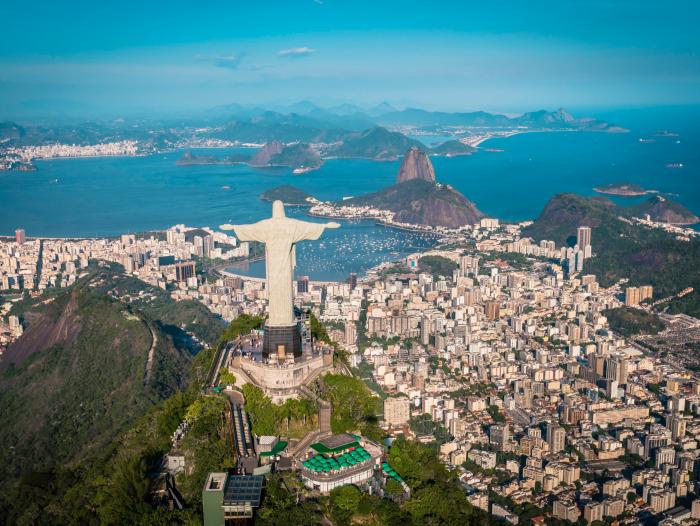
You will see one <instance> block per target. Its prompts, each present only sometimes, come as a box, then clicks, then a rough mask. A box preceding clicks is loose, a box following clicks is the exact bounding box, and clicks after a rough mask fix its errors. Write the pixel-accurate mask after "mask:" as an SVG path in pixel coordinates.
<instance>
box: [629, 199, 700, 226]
mask: <svg viewBox="0 0 700 526" xmlns="http://www.w3.org/2000/svg"><path fill="white" fill-rule="evenodd" d="M628 215H633V216H635V217H641V218H644V216H646V215H648V216H649V219H651V220H652V221H657V222H659V223H668V224H671V225H694V224H695V223H697V222H698V221H700V219H698V217H697V216H696V215H695V214H693V212H691V211H690V210H688V209H687V208H686V207H684V206H683V205H681V204H679V203H676V202H674V201H671V200H669V199H666V198H665V197H662V196H660V195H657V196H654V197H652V198H650V199H648V200H646V201H645V202H643V203H640V204H638V205H635V206H631V207H629V208H628Z"/></svg>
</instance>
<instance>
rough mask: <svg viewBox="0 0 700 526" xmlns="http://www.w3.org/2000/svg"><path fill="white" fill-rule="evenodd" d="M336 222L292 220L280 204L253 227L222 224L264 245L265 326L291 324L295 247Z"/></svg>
mask: <svg viewBox="0 0 700 526" xmlns="http://www.w3.org/2000/svg"><path fill="white" fill-rule="evenodd" d="M339 226H340V225H339V224H338V223H325V224H324V223H311V222H308V221H299V220H298V219H291V218H289V217H287V216H286V215H285V213H284V204H283V203H282V201H275V202H274V203H272V217H271V218H269V219H263V220H262V221H258V222H257V223H253V224H252V225H228V224H227V225H221V228H222V230H233V231H234V232H235V233H236V237H238V239H240V240H241V241H259V242H261V243H265V274H266V277H267V295H268V301H269V307H268V311H269V316H268V320H267V326H268V327H289V326H291V325H294V324H295V323H296V322H295V319H294V291H293V287H292V273H293V267H294V265H295V263H296V262H295V260H294V259H295V250H294V244H295V243H298V242H299V241H304V240H314V239H318V238H319V237H321V234H322V233H323V231H324V230H325V229H326V228H338V227H339Z"/></svg>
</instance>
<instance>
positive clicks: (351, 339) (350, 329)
mask: <svg viewBox="0 0 700 526" xmlns="http://www.w3.org/2000/svg"><path fill="white" fill-rule="evenodd" d="M356 344H357V326H356V325H355V322H354V321H350V320H347V321H346V322H345V345H356Z"/></svg>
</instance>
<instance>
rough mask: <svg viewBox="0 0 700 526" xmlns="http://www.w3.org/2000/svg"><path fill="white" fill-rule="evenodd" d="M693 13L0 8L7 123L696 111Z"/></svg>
mask: <svg viewBox="0 0 700 526" xmlns="http://www.w3.org/2000/svg"><path fill="white" fill-rule="evenodd" d="M699 5H700V4H699V3H698V2H695V1H691V0H678V1H674V0H668V1H666V2H659V1H655V2H650V1H649V2H647V1H644V0H637V1H627V0H621V1H604V0H588V1H566V0H560V1H541V0H528V1H525V0H521V1H507V0H501V1H496V0H492V1H486V2H471V1H467V0H463V1H461V2H451V1H439V0H433V1H430V2H428V1H425V2H410V1H408V0H406V1H403V2H394V1H385V2H383V1H381V0H374V1H371V2H367V1H364V0H355V1H334V0H308V1H307V0H304V1H295V0H287V1H284V2H274V1H273V2H238V1H232V0H229V1H227V2H197V3H195V2H179V1H171V2H167V3H158V2H145V1H142V2H130V1H121V2H109V1H105V2H95V1H92V2H80V1H78V2H54V1H51V2H49V1H46V2H44V1H32V2H28V1H26V0H23V1H21V2H19V1H15V0H5V1H4V2H3V13H2V19H3V22H2V27H3V30H2V31H3V34H2V37H1V38H2V42H3V45H2V46H0V118H3V117H10V116H11V117H15V118H18V117H19V118H21V117H23V116H26V117H27V118H31V117H32V116H36V115H40V114H41V113H42V112H44V113H61V114H65V115H81V116H82V115H99V114H102V115H119V114H122V113H123V114H125V115H127V114H128V115H138V114H139V113H166V114H178V113H186V112H191V111H195V110H200V109H206V108H210V107H212V106H217V105H222V104H228V103H234V102H238V103H242V104H260V105H269V104H285V103H291V102H295V101H298V100H302V99H307V100H312V101H314V102H317V103H320V104H327V105H330V104H338V103H343V102H355V103H358V104H367V105H371V104H376V103H378V102H381V101H389V102H391V103H393V104H395V105H398V106H422V107H427V108H433V109H444V110H473V109H486V110H497V111H507V112H517V111H526V110H531V109H536V108H542V107H544V108H550V109H551V108H556V107H559V106H565V107H569V108H586V107H589V108H593V107H629V106H654V105H668V104H697V103H700V56H699V52H700V39H699V37H698V34H699V33H700V32H699V31H698V30H697V24H698V21H699V20H700V7H698V6H699Z"/></svg>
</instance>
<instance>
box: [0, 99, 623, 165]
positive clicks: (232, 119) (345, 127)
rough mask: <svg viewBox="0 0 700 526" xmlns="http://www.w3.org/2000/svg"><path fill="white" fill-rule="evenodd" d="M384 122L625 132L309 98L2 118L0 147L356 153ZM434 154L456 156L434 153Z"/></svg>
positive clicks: (562, 118) (531, 116) (577, 121)
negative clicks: (71, 117)
mask: <svg viewBox="0 0 700 526" xmlns="http://www.w3.org/2000/svg"><path fill="white" fill-rule="evenodd" d="M387 127H388V128H401V129H404V128H414V129H417V130H422V131H426V130H427V131H437V130H439V129H442V128H464V129H468V128H480V129H501V130H502V129H509V130H510V129H512V130H516V129H521V130H526V129H538V130H540V129H541V130H544V129H550V130H584V131H605V132H615V131H624V129H623V128H621V127H619V126H616V125H612V124H609V123H607V122H604V121H600V120H596V119H592V118H575V117H573V116H572V115H570V114H569V113H568V112H566V111H565V110H563V109H559V110H557V111H551V112H550V111H545V110H539V111H535V112H528V113H525V114H523V115H520V116H518V117H508V116H505V115H501V114H492V113H487V112H483V111H477V112H468V113H459V112H456V113H450V112H437V111H428V110H423V109H419V108H407V109H404V110H397V109H396V108H394V107H393V106H391V105H389V104H386V103H383V104H380V105H378V106H375V107H371V108H360V107H358V106H354V105H350V104H344V105H341V106H335V107H329V108H321V107H319V106H316V105H314V104H312V103H310V102H300V103H297V104H293V105H291V106H287V107H277V108H275V109H269V108H259V107H252V108H246V107H243V106H240V105H236V104H232V105H227V106H220V107H217V108H214V109H212V110H210V111H209V112H207V113H206V115H205V116H200V117H192V118H191V119H188V120H178V121H174V122H165V121H150V122H147V121H133V122H131V121H124V120H118V121H109V122H100V123H94V122H88V123H84V124H82V125H69V126H36V125H32V126H22V125H20V124H17V123H14V122H4V123H0V147H2V146H22V145H37V144H48V143H66V144H79V145H85V144H95V143H99V142H113V141H118V140H136V141H139V143H140V144H141V145H142V149H143V150H144V151H151V150H163V149H172V148H174V147H177V146H178V145H180V144H183V143H187V142H188V141H190V140H191V139H192V138H193V137H194V136H196V137H199V138H211V139H221V140H229V141H241V142H252V143H266V142H270V141H275V140H276V141H280V142H283V143H290V142H306V143H324V144H331V143H345V144H351V145H352V144H353V143H355V145H354V146H348V148H347V149H345V148H343V146H342V145H340V146H336V147H335V148H336V149H337V150H338V156H352V157H367V156H369V155H367V153H366V152H365V154H364V155H358V150H363V149H364V150H366V149H367V148H368V147H371V145H368V144H367V142H368V140H374V139H379V140H383V139H384V138H383V137H382V133H383V132H379V131H378V130H381V129H383V128H387ZM442 131H446V130H444V129H443V130H442ZM388 133H395V131H393V132H392V131H388ZM401 141H402V144H400V145H397V148H399V150H401V151H400V152H399V151H393V150H391V149H389V150H388V151H387V152H386V153H384V152H382V151H379V150H377V152H375V153H376V154H378V158H382V157H391V156H398V155H400V154H401V153H403V151H405V150H406V149H407V148H408V147H410V146H412V145H413V144H412V143H411V139H401ZM453 146H455V147H458V145H453ZM460 148H462V147H460ZM462 150H464V148H462ZM435 153H436V154H444V155H451V154H457V152H452V153H449V152H437V151H436V152H435ZM461 153H465V152H464V151H462V152H461ZM369 157H372V158H374V157H377V156H376V155H375V156H369Z"/></svg>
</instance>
